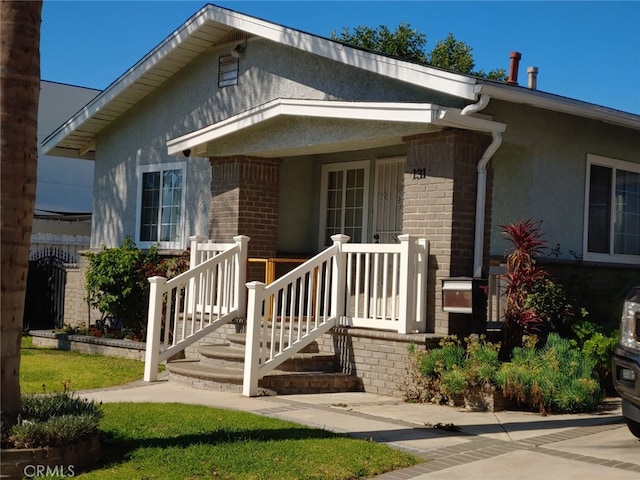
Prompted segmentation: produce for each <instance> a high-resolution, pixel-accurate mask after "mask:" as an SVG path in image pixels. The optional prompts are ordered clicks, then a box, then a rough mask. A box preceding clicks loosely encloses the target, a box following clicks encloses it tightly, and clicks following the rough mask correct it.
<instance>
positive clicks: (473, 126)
mask: <svg viewBox="0 0 640 480" xmlns="http://www.w3.org/2000/svg"><path fill="white" fill-rule="evenodd" d="M433 123H434V124H435V125H440V126H443V127H454V128H462V129H464V130H475V131H477V132H500V133H503V132H504V131H505V130H506V128H507V125H506V124H505V123H499V122H494V121H492V120H485V119H483V118H478V117H473V116H471V115H462V113H461V110H458V109H454V108H443V107H440V108H439V109H438V112H437V115H436V118H435V119H434V121H433Z"/></svg>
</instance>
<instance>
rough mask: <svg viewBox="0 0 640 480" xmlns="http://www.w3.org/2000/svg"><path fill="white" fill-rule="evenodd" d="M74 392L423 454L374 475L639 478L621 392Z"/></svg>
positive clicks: (164, 387) (639, 459)
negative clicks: (220, 412) (462, 399)
mask: <svg viewBox="0 0 640 480" xmlns="http://www.w3.org/2000/svg"><path fill="white" fill-rule="evenodd" d="M80 395H81V396H83V397H85V398H89V399H92V400H97V401H102V402H181V403H191V404H199V405H208V406H212V407H219V408H229V409H234V410H243V411H246V412H250V413H254V414H258V415H266V416H270V417H276V418H280V419H285V420H290V421H293V422H297V423H301V424H305V425H309V426H313V427H319V428H324V429H326V430H331V431H334V432H340V433H347V434H349V435H351V436H354V437H359V438H367V439H373V440H375V441H376V442H380V443H384V444H386V445H389V446H390V447H393V448H399V449H403V450H406V451H410V452H412V453H414V454H416V455H418V456H420V457H422V458H424V459H425V463H422V464H419V465H416V466H414V467H410V468H406V469H403V470H396V471H394V472H389V473H386V474H383V475H380V476H378V477H376V480H401V479H415V480H431V479H452V478H453V479H483V478H487V479H491V480H502V479H505V480H506V479H509V480H510V479H513V478H520V479H526V480H529V479H545V480H547V479H549V478H553V479H563V480H564V479H579V480H585V479H591V478H594V479H598V480H607V479H611V480H625V479H635V480H637V479H639V478H640V441H639V440H638V439H636V438H635V437H634V436H633V435H631V433H630V432H629V431H628V430H627V428H626V426H625V425H624V422H623V419H622V417H621V415H620V401H619V399H611V400H610V401H608V402H607V405H606V408H605V409H604V410H603V411H602V412H598V413H596V414H589V415H587V414H578V415H553V416H546V417H543V416H541V415H538V414H535V413H528V412H513V411H508V412H497V413H479V412H468V411H465V410H463V409H458V408H452V407H446V406H437V405H419V404H408V403H404V402H402V401H401V400H400V399H395V398H391V397H386V396H380V395H374V394H370V393H333V394H314V395H287V396H275V397H257V398H246V397H243V396H241V395H240V394H238V393H232V392H224V391H211V390H200V389H194V388H191V387H188V386H184V385H180V384H177V383H170V382H168V381H166V380H160V381H158V382H155V383H152V384H147V383H144V382H134V383H132V384H129V385H126V386H124V387H118V388H111V389H104V390H92V391H87V392H81V393H80Z"/></svg>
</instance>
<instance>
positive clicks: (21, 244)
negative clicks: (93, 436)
mask: <svg viewBox="0 0 640 480" xmlns="http://www.w3.org/2000/svg"><path fill="white" fill-rule="evenodd" d="M41 12H42V1H30V2H25V1H21V0H2V2H0V45H1V46H0V71H1V72H2V73H1V74H0V91H1V92H2V94H0V139H2V141H1V142H0V172H2V173H1V186H0V201H1V204H0V205H1V206H0V209H1V211H2V235H1V237H2V289H1V290H2V309H1V313H0V339H1V346H0V354H1V356H2V359H1V362H0V365H1V374H0V377H1V379H2V381H1V385H0V392H1V399H0V403H1V404H2V411H1V417H2V418H1V420H2V423H3V424H4V425H3V428H4V427H5V426H11V425H13V424H15V422H16V420H17V417H18V414H19V413H20V410H21V407H22V402H21V397H20V339H21V337H22V316H23V313H24V297H25V291H26V280H27V270H28V261H29V242H30V238H31V227H32V224H33V209H34V206H35V199H36V170H37V164H38V151H37V128H38V99H39V95H40V23H41Z"/></svg>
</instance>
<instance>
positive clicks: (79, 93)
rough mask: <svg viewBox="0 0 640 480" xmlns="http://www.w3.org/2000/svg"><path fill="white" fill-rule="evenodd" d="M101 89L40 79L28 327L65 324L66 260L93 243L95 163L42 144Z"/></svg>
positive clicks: (27, 308) (26, 310)
mask: <svg viewBox="0 0 640 480" xmlns="http://www.w3.org/2000/svg"><path fill="white" fill-rule="evenodd" d="M98 93H100V91H99V90H94V89H90V88H84V87H77V86H73V85H65V84H62V83H55V82H48V81H46V80H42V81H41V82H40V99H39V104H38V172H37V183H36V205H35V218H34V220H33V227H32V235H31V249H30V253H29V260H30V261H29V278H28V287H27V299H26V308H25V327H27V328H53V327H55V326H62V321H63V316H64V311H63V305H64V285H65V278H66V273H67V268H66V267H65V264H68V263H76V262H78V260H79V258H78V252H79V251H80V250H84V249H86V248H88V247H89V242H90V236H91V206H92V201H93V162H88V161H86V160H81V159H73V158H62V157H56V156H51V155H45V154H43V153H42V149H41V147H40V143H41V142H42V140H44V138H45V137H46V136H47V135H48V134H49V133H51V132H52V131H53V130H54V129H55V128H57V127H59V126H60V124H61V123H62V122H64V121H65V120H66V119H67V118H69V117H70V116H71V115H74V114H75V113H76V112H78V111H79V110H80V109H81V108H82V107H83V106H84V105H86V104H87V102H89V101H90V100H92V99H93V98H95V96H96V95H97V94H98Z"/></svg>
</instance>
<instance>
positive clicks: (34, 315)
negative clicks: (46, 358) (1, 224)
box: [23, 248, 73, 331]
mask: <svg viewBox="0 0 640 480" xmlns="http://www.w3.org/2000/svg"><path fill="white" fill-rule="evenodd" d="M71 262H73V258H72V256H71V255H70V254H69V253H67V252H64V251H62V250H59V249H56V248H45V249H44V250H41V251H38V252H33V253H32V254H31V255H30V258H29V275H28V276H27V292H26V295H25V306H24V318H23V327H24V330H25V331H27V330H45V329H53V328H62V326H63V323H64V289H65V284H66V279H67V272H66V270H65V267H64V265H65V263H71Z"/></svg>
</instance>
